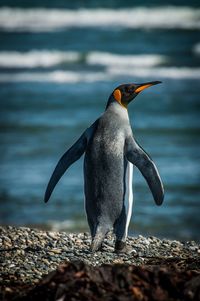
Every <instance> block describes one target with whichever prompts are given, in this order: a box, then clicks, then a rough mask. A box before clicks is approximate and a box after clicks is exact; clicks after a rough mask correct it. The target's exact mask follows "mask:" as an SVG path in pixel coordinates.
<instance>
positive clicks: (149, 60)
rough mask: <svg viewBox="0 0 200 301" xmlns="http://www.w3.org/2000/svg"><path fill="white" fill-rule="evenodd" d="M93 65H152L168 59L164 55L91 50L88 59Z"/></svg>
mask: <svg viewBox="0 0 200 301" xmlns="http://www.w3.org/2000/svg"><path fill="white" fill-rule="evenodd" d="M86 61H87V63H88V64H91V65H104V66H131V67H133V66H134V67H137V66H138V67H141V66H144V67H151V66H155V65H159V64H161V63H163V62H165V61H166V57H165V56H162V55H154V54H152V55H143V54H141V55H121V54H113V53H106V52H91V53H89V54H88V56H87V59H86Z"/></svg>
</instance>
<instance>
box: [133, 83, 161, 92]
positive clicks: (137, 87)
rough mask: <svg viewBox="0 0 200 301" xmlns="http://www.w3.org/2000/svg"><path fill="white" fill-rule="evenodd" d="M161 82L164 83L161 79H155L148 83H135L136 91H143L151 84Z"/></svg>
mask: <svg viewBox="0 0 200 301" xmlns="http://www.w3.org/2000/svg"><path fill="white" fill-rule="evenodd" d="M161 83H162V82H161V81H153V82H147V83H143V84H137V85H135V86H136V88H135V91H134V92H135V93H139V92H141V91H143V90H144V89H146V88H149V87H151V86H154V85H157V84H161Z"/></svg>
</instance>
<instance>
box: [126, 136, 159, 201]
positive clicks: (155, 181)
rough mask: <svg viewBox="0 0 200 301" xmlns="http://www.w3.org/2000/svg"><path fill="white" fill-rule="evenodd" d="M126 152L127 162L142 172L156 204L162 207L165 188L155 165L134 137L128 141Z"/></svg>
mask: <svg viewBox="0 0 200 301" xmlns="http://www.w3.org/2000/svg"><path fill="white" fill-rule="evenodd" d="M125 151H126V158H127V160H128V161H130V162H131V163H132V164H134V165H135V166H136V167H137V168H138V169H139V170H140V172H141V173H142V175H143V176H144V178H145V180H146V181H147V184H148V185H149V188H150V190H151V192H152V195H153V197H154V200H155V203H156V204H157V205H161V204H162V203H163V199H164V188H163V184H162V180H161V178H160V175H159V173H158V170H157V167H156V165H155V163H154V162H153V161H152V159H151V158H150V157H149V156H148V154H147V153H146V152H145V151H144V150H143V149H142V148H141V147H140V146H139V145H138V144H137V142H136V141H135V140H134V138H133V137H128V138H127V139H126V146H125Z"/></svg>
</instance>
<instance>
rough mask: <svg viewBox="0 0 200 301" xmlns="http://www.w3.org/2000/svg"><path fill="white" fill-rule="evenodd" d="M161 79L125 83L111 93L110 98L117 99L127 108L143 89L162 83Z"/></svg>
mask: <svg viewBox="0 0 200 301" xmlns="http://www.w3.org/2000/svg"><path fill="white" fill-rule="evenodd" d="M160 83H161V82H160V81H153V82H147V83H142V84H123V85H120V86H118V87H117V88H116V89H115V90H114V91H113V93H112V94H111V96H110V98H109V100H115V101H117V102H118V103H119V104H120V105H121V106H123V107H125V108H127V106H128V104H129V102H131V101H132V100H133V99H134V98H135V97H136V96H137V95H138V94H139V93H140V92H141V91H143V90H144V89H146V88H148V87H151V86H153V85H157V84H160Z"/></svg>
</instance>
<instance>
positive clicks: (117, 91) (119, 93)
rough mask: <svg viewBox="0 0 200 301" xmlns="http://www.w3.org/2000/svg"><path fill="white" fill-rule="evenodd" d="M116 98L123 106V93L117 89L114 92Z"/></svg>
mask: <svg viewBox="0 0 200 301" xmlns="http://www.w3.org/2000/svg"><path fill="white" fill-rule="evenodd" d="M113 95H114V98H115V99H116V100H117V101H118V102H119V103H120V104H121V98H122V94H121V91H120V90H119V89H116V90H115V91H114V92H113Z"/></svg>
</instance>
